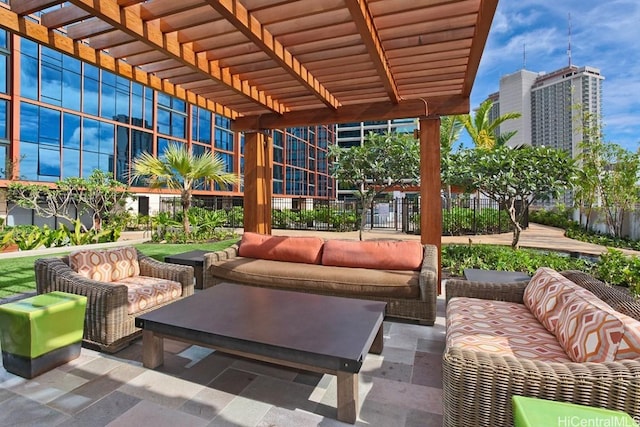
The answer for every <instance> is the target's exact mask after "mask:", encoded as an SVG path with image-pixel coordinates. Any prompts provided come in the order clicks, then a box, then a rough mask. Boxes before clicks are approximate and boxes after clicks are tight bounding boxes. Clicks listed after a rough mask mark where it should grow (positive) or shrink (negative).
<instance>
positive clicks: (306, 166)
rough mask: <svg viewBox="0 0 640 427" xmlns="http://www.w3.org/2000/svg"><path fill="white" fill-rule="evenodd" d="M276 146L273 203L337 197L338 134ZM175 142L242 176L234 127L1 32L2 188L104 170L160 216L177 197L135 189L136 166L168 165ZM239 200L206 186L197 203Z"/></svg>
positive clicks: (310, 131)
mask: <svg viewBox="0 0 640 427" xmlns="http://www.w3.org/2000/svg"><path fill="white" fill-rule="evenodd" d="M272 137H273V147H274V148H273V159H274V167H273V196H274V197H282V198H291V197H296V198H308V199H313V198H322V199H327V198H334V197H335V189H334V180H333V179H332V178H331V176H330V171H329V168H328V155H327V153H328V146H329V145H331V144H333V143H334V142H335V126H334V125H330V126H308V127H302V128H293V129H286V130H282V131H280V130H277V131H273V133H272ZM170 142H177V143H181V144H186V145H187V146H189V147H190V149H191V150H192V151H193V152H194V153H196V154H201V153H204V152H214V153H216V154H217V155H218V156H219V157H220V158H221V159H222V160H223V162H224V164H225V165H226V170H227V171H228V172H232V173H235V174H237V175H238V177H241V176H242V175H243V167H244V150H243V145H244V136H243V135H242V134H239V133H234V132H233V131H231V120H230V119H229V118H227V117H224V116H221V115H218V114H215V113H213V112H211V111H209V110H207V109H204V108H202V107H201V106H198V105H193V104H190V103H189V102H187V101H185V100H184V99H181V98H179V97H177V96H173V95H171V94H167V93H164V92H161V91H159V90H157V89H154V88H151V87H148V86H145V85H143V84H140V83H138V82H135V81H132V80H128V79H126V78H124V77H122V76H119V75H116V74H114V73H112V72H110V71H107V70H105V69H100V68H98V67H96V66H94V65H92V64H89V63H85V62H83V61H80V60H78V59H76V58H73V57H71V56H69V55H66V54H63V53H61V52H58V51H56V50H53V49H51V48H49V47H47V46H43V45H40V44H38V43H36V42H34V41H31V40H27V39H24V38H21V37H19V36H17V35H11V34H10V33H8V32H6V31H4V30H0V188H2V187H6V186H7V185H8V184H9V183H10V181H11V180H20V181H24V182H31V183H43V182H56V181H58V180H60V179H64V178H67V177H84V178H86V177H88V176H89V175H90V174H91V172H92V171H93V170H95V169H101V170H103V171H105V172H108V173H110V174H113V177H114V178H115V179H117V180H119V181H121V182H124V183H126V184H130V185H132V191H133V192H134V193H136V194H137V195H139V196H143V197H147V198H148V199H147V200H146V201H145V204H146V203H147V202H150V203H149V205H150V211H151V213H153V211H155V210H157V209H158V206H159V204H160V198H161V197H169V196H170V197H174V196H176V195H167V194H159V193H158V192H157V191H150V190H149V189H148V188H145V187H144V186H141V185H140V183H138V182H130V176H131V174H130V165H131V162H132V160H133V159H134V158H135V157H136V156H138V155H139V154H141V153H143V152H145V151H146V152H149V153H152V154H154V155H158V156H159V155H161V154H162V153H163V151H164V149H165V148H166V147H167V144H168V143H170ZM240 182H242V180H240ZM242 192H243V188H242V184H240V185H236V186H233V187H229V188H220V187H218V186H217V185H213V186H211V185H210V184H205V186H204V187H200V188H198V189H196V191H195V192H194V196H195V197H212V196H216V197H218V196H219V197H242ZM149 199H150V200H149ZM0 213H1V212H0Z"/></svg>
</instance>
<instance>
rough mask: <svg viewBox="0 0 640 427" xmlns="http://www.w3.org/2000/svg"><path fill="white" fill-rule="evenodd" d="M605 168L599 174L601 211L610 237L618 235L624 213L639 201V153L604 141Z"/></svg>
mask: <svg viewBox="0 0 640 427" xmlns="http://www.w3.org/2000/svg"><path fill="white" fill-rule="evenodd" d="M604 162H605V164H606V165H607V167H606V170H605V171H604V173H603V174H602V175H601V176H600V184H599V185H600V198H601V201H602V211H603V212H604V217H605V220H606V222H607V226H608V227H609V231H610V232H611V234H613V236H614V237H618V238H619V237H622V225H623V223H624V219H625V216H626V214H627V213H629V212H631V211H633V209H634V208H635V206H636V204H637V203H638V202H640V195H639V193H638V191H639V188H638V179H640V156H639V155H638V153H632V152H630V151H628V150H625V149H624V148H622V147H621V146H619V145H617V144H613V143H607V144H605V149H604Z"/></svg>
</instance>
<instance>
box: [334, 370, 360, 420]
mask: <svg viewBox="0 0 640 427" xmlns="http://www.w3.org/2000/svg"><path fill="white" fill-rule="evenodd" d="M337 377H338V417H337V418H338V420H339V421H342V422H345V423H349V424H355V422H356V420H357V419H358V374H354V373H351V372H343V371H338V372H337Z"/></svg>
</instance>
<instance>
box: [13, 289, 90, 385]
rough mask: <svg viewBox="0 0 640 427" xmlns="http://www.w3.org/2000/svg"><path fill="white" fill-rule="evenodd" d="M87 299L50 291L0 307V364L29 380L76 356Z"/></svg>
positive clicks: (78, 353) (80, 341) (78, 354)
mask: <svg viewBox="0 0 640 427" xmlns="http://www.w3.org/2000/svg"><path fill="white" fill-rule="evenodd" d="M86 307H87V298H86V297H84V296H80V295H74V294H68V293H65V292H51V293H48V294H42V295H37V296H35V297H31V298H26V299H23V300H20V301H15V302H11V303H8V304H4V305H0V343H1V345H2V364H3V365H4V368H5V369H6V370H7V371H9V372H11V373H13V374H16V375H20V376H21V377H25V378H33V377H35V376H37V375H40V374H42V373H44V372H46V371H48V370H50V369H53V368H55V367H56V366H59V365H62V364H64V363H67V362H69V361H70V360H73V359H75V358H77V357H78V356H80V346H81V343H82V332H83V329H84V312H85V309H86Z"/></svg>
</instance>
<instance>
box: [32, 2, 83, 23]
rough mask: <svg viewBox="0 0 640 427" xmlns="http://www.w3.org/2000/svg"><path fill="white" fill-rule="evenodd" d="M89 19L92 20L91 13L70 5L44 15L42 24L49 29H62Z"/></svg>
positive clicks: (41, 19) (41, 18) (41, 20)
mask: <svg viewBox="0 0 640 427" xmlns="http://www.w3.org/2000/svg"><path fill="white" fill-rule="evenodd" d="M88 18H91V14H90V13H88V12H87V11H85V10H82V9H80V8H79V7H76V6H74V5H69V6H65V7H62V8H60V9H56V10H52V11H51V12H47V13H45V14H43V15H42V16H41V17H40V23H41V24H42V25H44V26H45V27H47V28H60V27H64V26H65V25H69V24H73V23H74V22H78V21H82V20H83V19H88Z"/></svg>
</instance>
